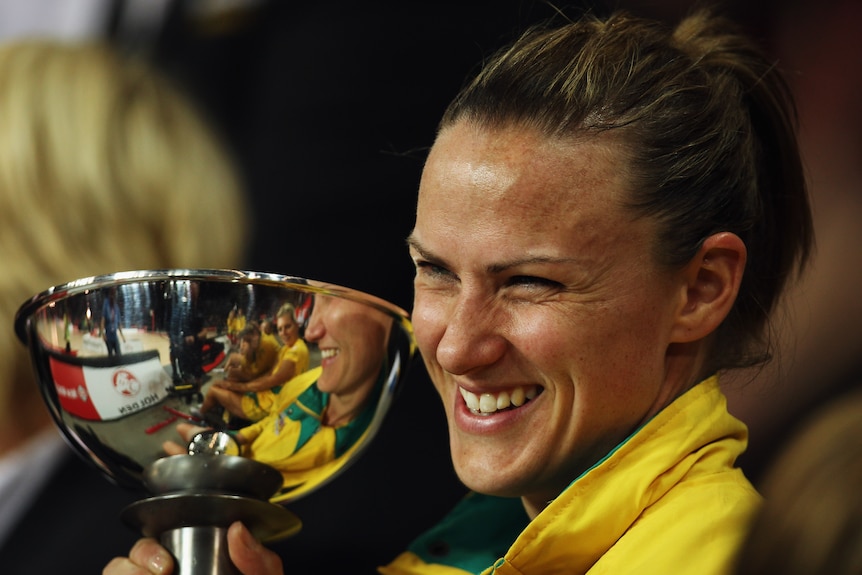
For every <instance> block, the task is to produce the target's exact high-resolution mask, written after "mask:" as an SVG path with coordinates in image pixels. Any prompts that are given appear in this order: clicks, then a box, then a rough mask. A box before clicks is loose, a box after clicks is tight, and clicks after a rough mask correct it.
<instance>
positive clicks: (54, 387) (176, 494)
mask: <svg viewBox="0 0 862 575" xmlns="http://www.w3.org/2000/svg"><path fill="white" fill-rule="evenodd" d="M288 316H290V317H288ZM291 322H292V324H293V325H292V326H289V325H288V324H290V323H291ZM291 329H293V330H294V333H292V334H291V333H290V330H291ZM15 330H16V333H17V335H18V337H19V338H20V339H21V341H22V342H24V343H25V344H26V345H27V347H28V349H29V351H30V355H31V358H32V361H33V367H34V369H35V371H36V374H37V379H38V382H39V385H40V388H41V391H42V394H43V396H44V399H45V401H46V403H47V405H48V408H49V410H50V411H51V414H52V415H53V417H54V420H55V422H56V424H57V425H58V426H59V428H60V429H61V431H62V432H63V434H64V436H65V438H66V439H67V440H68V443H69V444H70V445H71V446H72V447H73V448H74V449H75V450H76V451H77V452H78V454H79V455H81V456H82V457H84V458H85V459H87V460H88V461H90V462H92V463H93V464H94V465H96V466H97V467H98V468H99V469H100V470H101V471H102V472H103V473H104V474H105V475H106V476H107V477H108V478H109V479H110V480H111V481H113V482H114V483H117V484H118V485H121V486H126V487H131V488H144V489H146V491H147V492H148V493H149V496H148V497H146V498H144V499H141V500H139V501H137V502H135V503H133V504H132V505H130V506H128V507H127V508H126V509H124V510H122V512H121V513H120V518H121V520H122V521H123V522H124V523H125V524H126V525H128V526H129V527H131V528H133V529H136V530H138V531H140V533H141V534H143V535H146V536H151V537H156V538H158V539H159V540H160V541H161V542H162V544H163V545H165V546H166V547H167V548H168V549H169V550H170V551H171V552H172V553H173V555H174V556H175V558H176V560H177V567H178V569H177V572H178V573H180V574H181V575H199V574H203V573H217V574H233V573H237V571H236V568H235V567H234V566H233V564H232V563H231V562H230V559H229V558H228V554H227V548H226V542H225V538H226V532H227V528H228V527H229V526H230V525H231V523H233V522H234V521H242V522H243V523H244V524H245V525H246V526H247V527H248V528H249V529H250V530H251V531H252V533H253V534H254V535H255V536H256V537H257V538H258V539H260V540H261V541H263V542H264V543H266V542H273V541H276V540H279V539H282V538H286V537H289V536H291V535H293V534H295V533H296V532H298V531H299V530H300V529H301V521H300V519H299V518H298V517H297V516H296V515H295V514H293V513H292V512H291V511H290V510H289V509H288V508H287V506H286V504H288V503H289V502H290V501H293V500H295V499H297V498H299V497H302V496H303V495H305V494H307V493H309V492H311V491H312V490H315V489H318V488H320V487H321V486H323V485H325V484H326V483H327V482H329V481H331V480H332V479H333V478H335V477H336V476H337V475H338V474H339V473H340V472H342V471H343V470H345V469H346V468H347V466H348V465H350V464H351V462H353V461H354V460H355V458H356V457H357V456H358V455H360V454H361V453H362V451H363V450H364V449H365V448H366V447H367V445H368V443H369V442H370V441H371V440H372V438H373V437H374V435H375V434H376V433H377V431H378V429H379V428H380V425H381V423H382V421H383V418H384V416H385V414H386V412H387V410H388V409H389V406H390V404H391V402H392V399H393V397H394V394H395V392H396V389H397V387H398V385H399V383H400V382H401V380H402V379H403V375H404V372H405V370H406V368H407V367H408V365H409V363H410V361H411V359H412V357H413V354H414V351H415V343H414V340H413V334H412V328H411V324H410V321H409V318H408V315H407V313H406V312H405V311H404V310H401V309H399V308H398V307H396V306H394V305H392V304H390V303H388V302H386V301H383V300H381V299H378V298H375V297H373V296H371V295H368V294H365V293H362V292H358V291H356V290H352V289H348V288H344V287H339V286H335V285H331V284H326V283H322V282H317V281H313V280H306V279H303V278H297V277H290V276H283V275H276V274H268V273H254V272H245V271H234V270H147V271H132V272H122V273H115V274H111V275H105V276H98V277H90V278H83V279H80V280H76V281H73V282H70V283H67V284H63V285H60V286H55V287H52V288H50V289H48V290H46V291H44V292H42V293H40V294H38V295H36V296H34V297H33V298H31V299H30V300H28V301H27V302H25V303H24V304H23V305H22V306H21V308H20V309H19V311H18V314H17V317H16V320H15ZM273 354H275V359H274V360H273ZM282 361H286V363H281V362H282ZM291 362H292V363H291ZM291 365H292V366H293V367H292V368H291V367H290V366H291ZM279 366H280V367H279ZM279 370H284V371H279ZM285 374H289V375H290V377H285ZM275 380H278V381H277V383H276V384H275V385H272V386H270V384H272V383H273V382H274V381H275ZM268 386H269V387H268Z"/></svg>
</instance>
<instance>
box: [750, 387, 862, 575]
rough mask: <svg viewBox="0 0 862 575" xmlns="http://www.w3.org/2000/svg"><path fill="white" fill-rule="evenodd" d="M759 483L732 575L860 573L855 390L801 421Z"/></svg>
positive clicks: (861, 505) (860, 425)
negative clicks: (757, 506)
mask: <svg viewBox="0 0 862 575" xmlns="http://www.w3.org/2000/svg"><path fill="white" fill-rule="evenodd" d="M762 485H763V487H762V491H763V494H764V496H765V498H766V502H765V504H764V506H763V507H762V508H761V510H760V512H759V513H758V514H757V516H756V517H755V519H754V522H753V525H752V528H751V531H750V533H749V534H748V537H747V539H746V541H745V543H744V544H743V546H742V548H741V551H740V555H739V558H738V564H737V566H736V570H735V571H734V574H735V575H749V574H751V575H755V574H758V575H760V574H762V573H782V574H783V575H820V574H822V573H828V574H829V575H858V574H859V573H862V490H860V489H859V486H860V485H862V393H860V392H859V391H855V392H851V393H848V394H846V395H845V396H843V397H841V398H838V399H835V400H832V401H830V402H829V403H827V404H826V405H825V406H823V407H822V408H820V409H818V410H815V411H814V412H813V413H812V415H811V416H810V417H808V418H806V419H805V420H804V421H803V422H802V423H801V425H800V427H799V430H798V431H797V432H796V433H795V434H793V435H792V436H791V438H790V440H789V441H788V443H787V444H786V446H785V447H784V448H783V449H782V450H781V451H780V453H779V456H778V458H777V459H776V460H775V463H774V464H773V465H772V466H771V467H770V468H769V469H767V471H766V473H765V476H764V479H763V482H762Z"/></svg>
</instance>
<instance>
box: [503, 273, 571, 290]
mask: <svg viewBox="0 0 862 575" xmlns="http://www.w3.org/2000/svg"><path fill="white" fill-rule="evenodd" d="M509 284H510V285H512V286H521V287H535V288H555V287H560V286H561V285H562V284H561V283H560V282H556V281H553V280H549V279H547V278H540V277H536V276H512V277H511V278H509Z"/></svg>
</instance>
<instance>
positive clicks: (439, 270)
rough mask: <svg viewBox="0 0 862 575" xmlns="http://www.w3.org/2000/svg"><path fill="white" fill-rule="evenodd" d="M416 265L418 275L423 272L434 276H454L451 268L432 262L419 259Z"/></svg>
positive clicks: (424, 274) (427, 275) (428, 275)
mask: <svg viewBox="0 0 862 575" xmlns="http://www.w3.org/2000/svg"><path fill="white" fill-rule="evenodd" d="M415 265H416V273H417V275H418V274H422V275H423V276H426V277H432V278H446V277H452V273H451V272H450V271H449V270H447V269H446V268H444V267H442V266H438V265H436V264H433V263H431V262H427V261H423V260H417V261H416V262H415Z"/></svg>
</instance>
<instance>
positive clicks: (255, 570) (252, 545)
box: [227, 521, 283, 575]
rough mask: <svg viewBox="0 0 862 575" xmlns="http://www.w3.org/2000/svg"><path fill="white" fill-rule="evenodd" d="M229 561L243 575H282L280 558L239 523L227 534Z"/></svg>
mask: <svg viewBox="0 0 862 575" xmlns="http://www.w3.org/2000/svg"><path fill="white" fill-rule="evenodd" d="M227 545H228V553H229V555H230V560H231V561H233V564H234V565H236V567H237V569H239V571H240V573H243V575H282V573H283V568H282V563H281V557H279V556H278V555H277V554H276V553H275V552H274V551H272V550H270V549H267V548H266V547H264V546H263V545H262V544H261V543H260V542H259V541H258V540H257V539H255V538H254V536H253V535H252V534H251V532H250V531H249V530H248V529H247V528H246V527H245V525H243V524H242V523H240V522H239V521H236V522H234V523H233V525H231V526H230V529H228V532H227Z"/></svg>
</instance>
